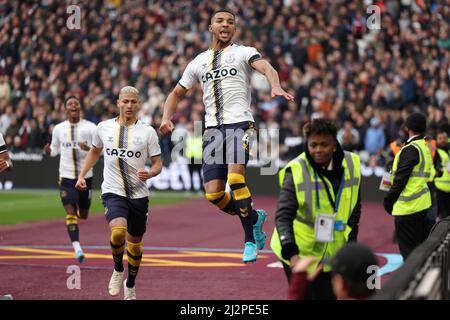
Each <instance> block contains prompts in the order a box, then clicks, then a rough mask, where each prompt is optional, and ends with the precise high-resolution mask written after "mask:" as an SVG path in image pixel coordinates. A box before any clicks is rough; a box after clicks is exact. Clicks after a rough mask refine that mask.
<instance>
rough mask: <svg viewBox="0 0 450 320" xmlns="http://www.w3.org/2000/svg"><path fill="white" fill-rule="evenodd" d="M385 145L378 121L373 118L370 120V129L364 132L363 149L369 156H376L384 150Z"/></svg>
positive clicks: (384, 138) (381, 128) (382, 131)
mask: <svg viewBox="0 0 450 320" xmlns="http://www.w3.org/2000/svg"><path fill="white" fill-rule="evenodd" d="M385 145H386V136H385V134H384V130H383V127H382V125H381V123H380V121H379V120H378V119H377V118H376V117H373V118H372V119H370V127H369V129H367V131H366V137H365V149H366V150H367V151H368V152H369V154H370V155H374V154H377V153H378V152H379V151H380V150H381V151H382V150H384V147H385Z"/></svg>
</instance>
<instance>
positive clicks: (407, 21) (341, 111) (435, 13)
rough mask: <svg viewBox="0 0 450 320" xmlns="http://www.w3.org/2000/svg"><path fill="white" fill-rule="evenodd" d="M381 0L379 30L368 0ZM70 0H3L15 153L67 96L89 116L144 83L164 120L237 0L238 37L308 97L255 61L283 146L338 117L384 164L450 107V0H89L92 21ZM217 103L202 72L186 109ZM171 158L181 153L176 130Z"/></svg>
mask: <svg viewBox="0 0 450 320" xmlns="http://www.w3.org/2000/svg"><path fill="white" fill-rule="evenodd" d="M370 4H375V5H377V6H378V7H379V8H380V9H381V19H380V27H381V29H379V30H370V29H369V28H368V27H367V22H368V18H369V17H370V16H371V13H367V12H366V10H367V7H368V5H370ZM67 5H68V4H67V3H66V2H64V1H56V0H42V1H39V2H37V1H0V26H1V27H0V132H1V133H3V135H4V136H5V140H6V143H7V144H8V145H9V147H10V151H11V152H12V153H15V152H20V151H26V152H35V151H38V152H40V150H41V149H42V147H43V146H44V145H45V144H46V143H48V142H49V141H50V138H51V133H52V129H53V127H54V126H55V124H57V123H59V122H61V121H62V120H64V119H63V117H64V113H63V112H62V108H63V101H64V98H65V97H66V96H68V95H69V94H75V95H78V96H80V97H81V99H82V102H83V105H84V112H85V118H86V119H88V120H90V121H93V122H94V123H98V122H100V121H102V120H104V119H107V118H111V117H113V116H115V115H117V108H116V98H117V96H118V92H119V90H120V88H121V87H123V86H126V85H134V86H135V87H137V88H138V89H139V90H140V93H141V100H142V101H143V108H142V111H141V119H143V120H144V121H146V122H148V123H149V124H151V125H152V126H154V127H155V128H158V127H159V125H160V121H161V116H162V115H161V112H162V105H163V103H164V99H165V97H166V96H167V94H168V93H169V91H170V90H171V89H172V88H173V86H174V85H175V84H176V83H177V81H178V80H179V79H180V77H181V74H182V72H183V70H184V68H185V67H186V65H187V63H188V62H189V61H191V60H192V59H193V58H194V57H195V55H196V54H198V53H199V52H201V51H204V50H207V49H208V44H209V42H210V41H209V40H210V34H209V32H208V25H209V22H210V15H211V13H212V12H213V11H214V10H215V9H218V8H220V7H223V6H226V7H228V8H230V9H232V10H234V11H235V12H236V13H237V16H238V22H239V26H238V32H237V34H236V38H235V42H237V43H241V44H245V45H248V46H254V47H256V48H257V50H259V51H260V52H261V54H262V55H263V56H264V57H266V58H267V59H268V60H269V61H270V62H271V63H272V65H273V66H274V67H275V69H277V70H278V72H279V77H280V80H281V84H282V87H283V88H287V89H289V92H290V93H293V94H295V97H296V100H295V102H290V103H287V101H286V100H284V99H283V98H281V99H275V100H272V99H271V97H270V88H269V85H268V83H267V82H266V80H265V79H264V77H263V76H262V75H260V74H258V73H254V74H253V75H252V81H251V83H252V90H253V95H252V96H253V102H252V109H253V112H254V116H255V120H256V126H257V128H270V129H279V130H280V131H279V134H280V147H281V149H280V150H281V158H282V159H285V160H286V159H289V158H293V157H294V156H296V155H297V154H298V148H299V146H300V144H301V140H302V139H301V137H302V127H303V124H304V123H305V122H307V121H309V120H310V119H311V118H315V117H327V118H330V119H332V120H333V121H335V122H336V123H337V124H338V125H339V127H340V128H341V130H340V131H339V133H338V139H339V140H340V142H341V143H342V144H343V146H344V148H345V149H347V150H353V151H361V152H362V153H361V154H364V155H366V157H365V158H363V160H366V161H367V162H368V163H369V164H371V165H384V161H385V160H384V154H385V148H386V147H387V145H388V144H389V142H390V141H392V140H395V139H397V138H398V137H399V135H400V134H401V132H402V124H403V122H404V120H405V119H406V117H407V116H408V114H410V113H411V112H412V111H413V110H420V111H422V112H424V113H426V114H427V115H428V121H429V128H430V129H431V130H430V132H429V134H430V135H434V134H435V133H436V129H437V128H438V127H439V126H440V125H442V124H446V123H448V119H450V89H449V88H450V23H449V21H450V1H448V0H429V1H425V0H417V1H414V0H384V1H381V0H380V1H370V0H369V1H360V0H334V1H327V0H316V1H312V0H284V1H283V0H273V1H270V0H257V1H253V0H241V1H234V0H230V1H222V2H220V1H214V2H213V1H201V0H189V1H185V0H180V1H151V0H148V1H120V0H115V1H89V2H87V1H86V2H80V4H79V6H80V9H81V19H80V22H81V26H80V29H69V28H68V27H67V25H66V22H67V19H68V17H69V16H70V14H69V13H67V11H66V9H67ZM203 112H204V108H203V104H202V94H201V91H200V86H196V87H195V88H194V90H191V91H190V92H189V95H188V98H187V99H185V100H183V101H182V103H181V104H180V105H179V107H178V111H177V113H176V115H175V117H174V120H175V122H176V124H177V125H178V126H186V124H187V123H189V122H191V121H194V120H201V119H202V115H203ZM160 142H161V148H162V152H163V158H164V159H165V160H166V161H167V159H168V158H169V157H170V148H171V143H170V140H169V138H162V140H161V141H160Z"/></svg>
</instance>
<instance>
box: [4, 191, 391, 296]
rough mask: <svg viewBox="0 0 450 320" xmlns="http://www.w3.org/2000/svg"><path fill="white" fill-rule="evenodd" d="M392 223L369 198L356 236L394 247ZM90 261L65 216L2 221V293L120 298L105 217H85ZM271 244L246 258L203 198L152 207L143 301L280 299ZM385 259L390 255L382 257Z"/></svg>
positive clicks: (232, 221) (259, 201)
mask: <svg viewBox="0 0 450 320" xmlns="http://www.w3.org/2000/svg"><path fill="white" fill-rule="evenodd" d="M254 203H255V204H256V205H257V207H258V208H259V207H261V208H264V209H266V210H267V211H268V212H269V218H268V221H267V223H266V224H265V225H264V230H265V231H266V233H267V234H268V243H269V241H270V236H271V234H272V230H273V227H274V213H275V208H276V199H275V198H269V197H255V199H254ZM392 234H393V221H392V218H391V217H390V216H389V215H387V214H386V213H385V212H384V210H383V208H382V206H381V205H380V204H375V203H365V204H364V205H363V214H362V217H361V225H360V233H359V235H360V236H359V240H360V241H361V242H363V243H365V244H367V245H369V246H370V247H371V248H372V249H374V250H375V251H376V252H377V253H397V252H398V249H397V246H396V245H394V244H392ZM80 240H81V244H82V246H83V247H84V248H85V249H84V251H85V253H86V254H87V260H86V261H85V262H84V263H82V264H81V265H80V264H78V262H77V261H76V260H75V259H74V258H73V251H72V249H71V246H70V242H69V240H68V236H67V233H66V229H65V219H59V220H53V221H48V222H38V223H27V224H21V225H15V226H0V295H1V294H12V295H13V297H14V299H83V300H85V299H122V297H123V296H118V297H115V298H113V297H110V296H109V295H108V292H107V284H108V281H109V277H110V275H111V272H112V265H113V263H112V258H111V257H110V251H109V250H108V249H107V247H108V245H109V229H108V226H107V223H106V221H105V218H104V217H103V216H102V215H96V216H92V217H90V218H89V219H88V220H87V221H81V222H80ZM268 243H267V244H266V247H265V248H264V249H265V250H264V251H263V252H261V253H260V258H259V259H258V261H257V262H255V263H253V264H249V265H244V264H242V263H241V260H240V259H241V253H240V252H241V250H242V247H243V232H242V228H241V225H240V221H239V219H238V218H236V217H230V216H228V215H226V214H222V213H218V211H217V209H216V208H214V207H213V206H212V205H210V204H209V203H208V202H207V201H206V200H203V199H196V200H190V201H188V202H186V203H183V204H181V205H172V206H164V207H157V208H151V201H150V215H149V222H148V228H147V233H146V235H145V237H144V247H146V249H145V250H144V260H143V263H142V267H141V269H140V271H139V275H138V278H137V285H136V290H137V296H138V299H151V300H159V299H167V300H169V299H174V300H179V299H187V300H203V299H208V300H215V299H220V300H236V299H237V300H241V299H242V300H260V299H261V300H265V299H270V300H276V299H285V298H286V289H287V282H286V279H285V276H284V273H283V271H282V269H280V268H276V267H268V265H270V264H273V263H275V262H276V261H277V259H276V258H275V256H274V255H273V254H272V253H271V252H270V250H269V249H270V248H269V245H268ZM379 260H380V265H383V264H384V263H386V259H384V258H382V257H380V259H379ZM69 265H79V266H80V267H81V272H80V275H81V282H80V283H81V289H80V290H77V289H72V290H70V289H68V287H67V280H68V277H70V276H71V274H69V273H67V267H68V266H69Z"/></svg>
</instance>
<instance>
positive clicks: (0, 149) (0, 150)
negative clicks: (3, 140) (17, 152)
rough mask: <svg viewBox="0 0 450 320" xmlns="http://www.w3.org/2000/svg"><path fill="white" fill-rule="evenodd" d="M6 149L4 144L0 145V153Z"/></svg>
mask: <svg viewBox="0 0 450 320" xmlns="http://www.w3.org/2000/svg"><path fill="white" fill-rule="evenodd" d="M6 151H8V149H6V144H4V145H2V146H0V153H3V152H6Z"/></svg>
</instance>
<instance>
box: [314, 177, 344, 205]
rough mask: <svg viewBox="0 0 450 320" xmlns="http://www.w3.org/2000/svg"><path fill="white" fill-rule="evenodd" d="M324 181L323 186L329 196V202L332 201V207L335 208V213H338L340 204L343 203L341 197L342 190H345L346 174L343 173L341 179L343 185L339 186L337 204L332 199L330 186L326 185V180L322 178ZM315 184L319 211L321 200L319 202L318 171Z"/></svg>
mask: <svg viewBox="0 0 450 320" xmlns="http://www.w3.org/2000/svg"><path fill="white" fill-rule="evenodd" d="M320 178H321V179H322V181H323V184H324V186H325V190H326V191H327V196H328V200H329V201H330V203H331V205H332V206H333V208H334V212H335V213H337V212H338V210H339V203H340V202H341V195H342V190H343V189H344V172H342V178H341V183H340V185H339V191H338V194H337V197H336V202H334V201H333V198H332V197H331V193H330V190H328V184H327V183H326V181H325V179H323V178H322V177H320ZM314 182H315V184H316V205H317V209H320V200H319V183H318V181H317V173H316V170H314Z"/></svg>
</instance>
